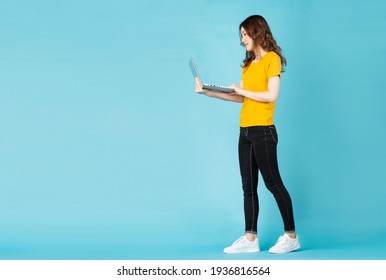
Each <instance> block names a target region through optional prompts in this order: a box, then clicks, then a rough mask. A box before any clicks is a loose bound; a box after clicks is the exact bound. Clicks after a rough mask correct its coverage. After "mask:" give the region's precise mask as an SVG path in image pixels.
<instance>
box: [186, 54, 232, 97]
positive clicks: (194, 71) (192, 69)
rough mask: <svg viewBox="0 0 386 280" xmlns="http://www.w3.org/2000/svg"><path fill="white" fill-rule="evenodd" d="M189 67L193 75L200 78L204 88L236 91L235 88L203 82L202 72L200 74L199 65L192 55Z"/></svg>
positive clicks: (228, 91)
mask: <svg viewBox="0 0 386 280" xmlns="http://www.w3.org/2000/svg"><path fill="white" fill-rule="evenodd" d="M189 67H190V71H192V75H193V77H194V78H198V80H199V81H200V83H201V84H202V88H203V89H209V90H213V91H218V92H225V93H230V92H234V91H235V90H234V89H233V88H229V87H224V86H219V85H212V84H205V83H203V82H202V80H201V77H200V74H198V70H197V66H196V63H195V62H194V59H193V57H191V58H190V60H189Z"/></svg>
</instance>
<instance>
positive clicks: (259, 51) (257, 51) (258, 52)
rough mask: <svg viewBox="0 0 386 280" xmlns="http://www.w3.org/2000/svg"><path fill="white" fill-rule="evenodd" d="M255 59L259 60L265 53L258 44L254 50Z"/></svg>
mask: <svg viewBox="0 0 386 280" xmlns="http://www.w3.org/2000/svg"><path fill="white" fill-rule="evenodd" d="M254 53H255V60H260V58H262V57H263V56H264V55H266V54H267V51H265V50H264V49H263V48H262V47H260V46H258V47H257V48H256V49H255V51H254Z"/></svg>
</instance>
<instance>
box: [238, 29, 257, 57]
mask: <svg viewBox="0 0 386 280" xmlns="http://www.w3.org/2000/svg"><path fill="white" fill-rule="evenodd" d="M240 34H241V42H242V43H243V45H244V47H245V49H246V50H247V51H248V52H251V51H253V49H254V48H255V46H254V45H253V40H252V38H251V37H249V35H248V34H247V32H246V31H245V29H244V28H243V27H241V29H240Z"/></svg>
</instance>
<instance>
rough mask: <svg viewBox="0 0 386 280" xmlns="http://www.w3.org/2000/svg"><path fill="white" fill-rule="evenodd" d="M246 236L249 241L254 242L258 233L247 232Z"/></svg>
mask: <svg viewBox="0 0 386 280" xmlns="http://www.w3.org/2000/svg"><path fill="white" fill-rule="evenodd" d="M245 237H246V238H247V240H248V241H251V242H254V241H255V240H256V238H257V235H256V234H255V233H249V232H247V233H246V234H245Z"/></svg>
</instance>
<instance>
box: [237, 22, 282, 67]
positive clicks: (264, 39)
mask: <svg viewBox="0 0 386 280" xmlns="http://www.w3.org/2000/svg"><path fill="white" fill-rule="evenodd" d="M241 27H243V28H244V30H245V32H246V33H247V34H248V36H250V37H251V38H252V40H253V44H254V45H255V46H261V48H262V49H263V50H265V51H267V52H269V51H274V52H275V53H276V54H277V55H278V56H279V57H280V59H281V64H282V72H284V66H285V65H287V60H286V59H285V57H284V56H283V54H282V50H281V48H280V47H279V46H278V45H277V43H276V40H275V39H274V38H273V36H272V32H271V29H270V28H269V25H268V23H267V21H266V20H265V18H264V17H262V16H260V15H253V16H250V17H248V18H246V19H245V20H244V21H243V22H242V23H240V26H239V36H240V41H241V39H242V35H241ZM240 44H241V45H242V46H244V45H243V43H242V42H241V43H240ZM255 58H256V56H255V53H254V52H253V51H251V52H249V51H246V52H245V59H244V60H243V64H242V65H241V67H248V66H249V64H251V62H252V61H253V60H254V59H255Z"/></svg>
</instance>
